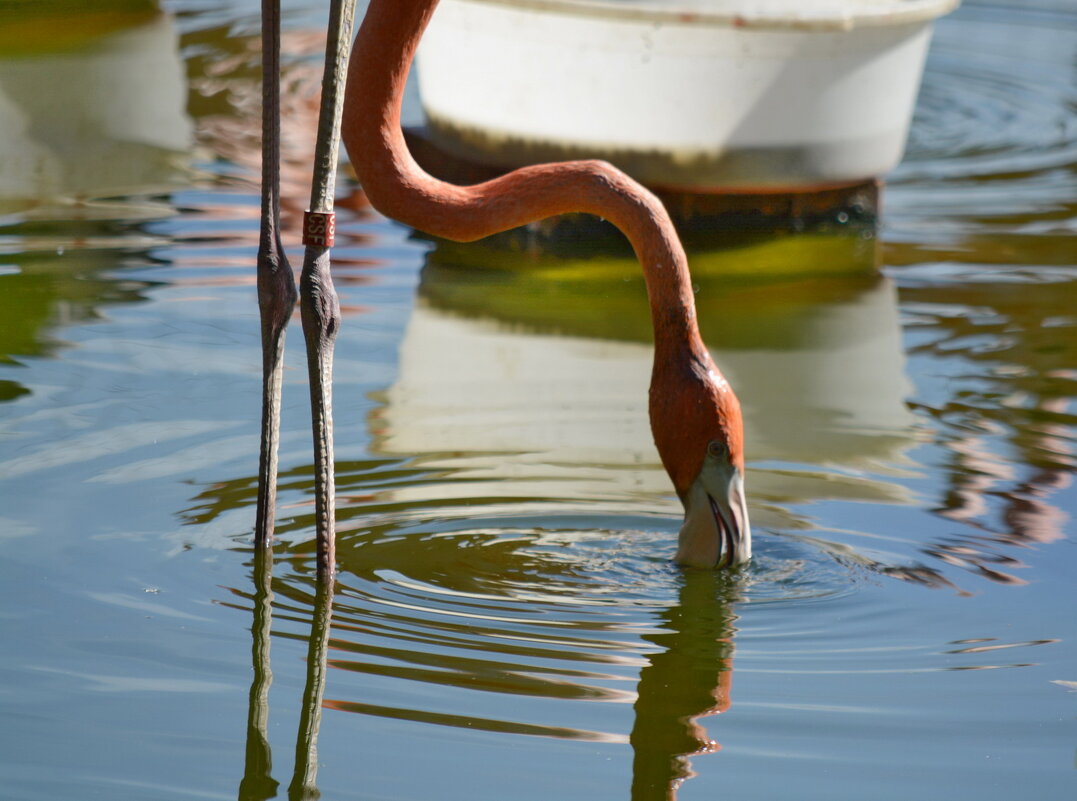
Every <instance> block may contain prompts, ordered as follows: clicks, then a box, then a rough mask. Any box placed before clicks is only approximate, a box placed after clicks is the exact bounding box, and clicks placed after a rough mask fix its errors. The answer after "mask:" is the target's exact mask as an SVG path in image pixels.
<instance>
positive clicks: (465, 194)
mask: <svg viewBox="0 0 1077 801" xmlns="http://www.w3.org/2000/svg"><path fill="white" fill-rule="evenodd" d="M437 4H438V0H371V2H370V5H369V8H368V10H367V13H366V17H365V18H364V20H363V23H362V25H361V27H360V29H359V33H358V35H357V36H356V40H355V46H354V49H353V52H352V57H351V61H350V67H349V75H348V88H347V95H346V99H345V105H344V117H343V125H342V131H343V138H344V142H345V145H346V146H347V148H348V152H349V154H350V156H351V160H352V164H353V166H354V167H355V170H356V173H357V174H358V176H359V180H360V182H361V183H362V185H363V189H364V191H365V192H366V194H367V197H368V199H369V200H370V202H371V204H372V205H374V207H375V208H377V209H378V210H379V211H381V212H382V213H383V214H385V215H387V216H389V217H393V218H394V219H396V220H398V221H400V222H402V223H404V224H406V225H409V226H411V227H413V228H417V229H420V230H423V231H426V232H427V233H430V234H433V235H435V236H440V237H443V238H446V239H453V240H457V241H472V240H475V239H480V238H482V237H485V236H489V235H490V234H494V233H498V232H500V231H505V230H508V229H510V228H515V227H518V226H520V225H525V224H527V223H530V222H533V221H535V220H539V219H544V218H546V217H550V216H553V215H556V214H564V213H569V212H586V213H590V214H594V215H596V216H599V217H603V218H605V219H607V220H609V221H610V222H612V223H613V224H614V225H616V226H617V227H618V228H619V229H620V230H621V231H622V232H623V233H624V234H625V236H627V237H628V239H629V241H630V242H631V244H632V247H633V250H634V251H635V253H636V257H637V258H638V259H639V262H640V265H641V266H642V268H643V272H644V275H645V278H646V282H647V292H648V297H649V300H650V306H651V320H652V323H653V326H654V335H655V368H656V370H655V372H656V374H657V373H658V371H659V365H660V364H661V363H663V362H666V361H668V360H673V359H677V358H681V359H683V358H685V357H694V358H696V359H704V358H705V359H706V360H707V361H709V356H706V353H707V351H706V348H705V346H704V345H703V341H702V339H701V337H700V335H699V329H698V326H697V323H696V311H695V301H694V298H693V294H692V286H691V278H690V275H689V272H688V261H687V258H686V256H685V253H684V249H683V247H682V246H681V243H680V239H679V238H678V236H677V233H676V231H675V230H674V228H673V224H672V222H671V221H670V218H669V214H668V213H667V212H666V210H665V208H664V207H663V206H662V204H661V202H660V201H659V200H658V199H657V198H656V197H655V196H654V195H653V194H652V193H651V192H649V191H648V190H647V189H645V188H644V187H642V186H641V185H640V184H638V183H636V182H635V181H634V180H632V179H631V178H629V177H628V176H626V175H625V174H624V173H622V172H621V171H620V170H617V169H616V168H614V167H612V166H610V165H609V164H606V163H605V162H601V161H577V162H564V163H558V164H543V165H537V166H532V167H524V168H522V169H519V170H516V171H514V172H511V173H509V174H507V175H503V176H501V177H499V178H495V179H493V180H491V181H487V182H485V183H482V184H477V185H474V186H468V187H461V186H456V185H453V184H448V183H445V182H443V181H439V180H438V179H436V178H433V177H432V176H430V175H428V174H427V173H426V172H425V171H423V169H422V168H421V167H420V166H419V165H418V164H417V163H416V162H415V160H414V159H413V158H412V156H411V154H410V152H409V151H408V148H407V145H406V143H405V141H404V136H403V132H402V131H401V127H400V109H401V104H402V101H403V94H404V85H405V83H406V81H407V77H408V72H409V69H410V67H411V63H412V59H413V58H414V55H415V51H416V49H417V48H418V45H419V40H420V39H421V38H422V34H423V32H424V30H425V29H426V26H427V24H428V23H429V22H430V18H431V16H432V15H433V13H434V10H435V8H436V7H437Z"/></svg>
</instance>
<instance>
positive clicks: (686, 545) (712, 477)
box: [673, 465, 752, 568]
mask: <svg viewBox="0 0 1077 801" xmlns="http://www.w3.org/2000/svg"><path fill="white" fill-rule="evenodd" d="M751 557H752V530H751V525H750V524H749V522H748V505H747V502H746V501H745V497H744V480H743V478H742V477H741V475H740V472H739V471H738V470H736V469H734V468H728V469H725V470H723V469H721V467H720V466H717V465H715V466H710V465H705V466H704V468H703V470H702V471H701V472H700V474H699V477H698V478H696V480H695V482H693V484H692V487H691V489H690V490H689V491H688V494H687V496H685V498H684V525H683V526H681V533H680V537H679V539H678V547H677V554H676V556H674V557H673V559H674V561H675V562H677V564H680V565H684V566H686V567H704V568H723V567H733V566H734V565H739V564H741V563H743V562H747V561H748V560H749V559H751Z"/></svg>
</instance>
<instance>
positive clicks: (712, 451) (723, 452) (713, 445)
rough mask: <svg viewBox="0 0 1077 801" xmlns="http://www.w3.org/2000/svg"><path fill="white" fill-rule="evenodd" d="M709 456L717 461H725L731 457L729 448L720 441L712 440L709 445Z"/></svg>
mask: <svg viewBox="0 0 1077 801" xmlns="http://www.w3.org/2000/svg"><path fill="white" fill-rule="evenodd" d="M707 454H708V455H710V456H713V457H714V458H715V459H724V458H726V457H727V456H729V446H728V445H726V444H725V443H724V442H722V441H721V440H720V439H712V440H711V441H710V442H709V443H707Z"/></svg>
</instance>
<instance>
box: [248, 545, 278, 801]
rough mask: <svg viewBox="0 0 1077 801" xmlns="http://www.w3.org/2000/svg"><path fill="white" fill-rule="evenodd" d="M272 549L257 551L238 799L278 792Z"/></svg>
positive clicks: (256, 800)
mask: <svg viewBox="0 0 1077 801" xmlns="http://www.w3.org/2000/svg"><path fill="white" fill-rule="evenodd" d="M272 580H273V550H272V549H271V548H256V549H255V551H254V622H253V624H252V625H251V640H252V644H251V663H252V666H253V668H254V678H253V679H252V680H251V692H250V705H249V707H248V710H247V749H246V753H247V756H246V762H245V764H244V769H243V780H242V781H241V782H240V783H239V801H266V799H268V798H273V797H275V796H276V795H277V782H276V781H275V780H274V779H273V776H272V775H271V774H272V772H273V755H272V752H271V751H270V748H269V733H268V731H269V729H268V727H269V686H270V685H271V684H272V683H273V671H272V670H271V669H270V667H269V636H270V632H271V629H272V625H273V588H272Z"/></svg>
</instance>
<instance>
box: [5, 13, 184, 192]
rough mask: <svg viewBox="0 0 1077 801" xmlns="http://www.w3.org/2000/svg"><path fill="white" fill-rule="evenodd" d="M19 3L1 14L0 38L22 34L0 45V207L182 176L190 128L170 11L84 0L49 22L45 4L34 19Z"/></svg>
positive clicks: (141, 186) (152, 187) (154, 185)
mask: <svg viewBox="0 0 1077 801" xmlns="http://www.w3.org/2000/svg"><path fill="white" fill-rule="evenodd" d="M19 5H20V6H25V9H23V13H21V14H18V13H17V14H14V15H12V16H7V14H8V13H10V11H5V16H4V18H3V19H0V41H2V40H3V39H4V38H7V37H6V34H5V29H8V30H11V31H14V30H17V31H18V32H19V33H18V37H19V39H20V41H19V42H18V45H19V46H18V47H12V46H10V44H9V46H8V47H5V48H2V49H0V52H3V53H4V54H5V55H4V56H3V57H0V210H11V209H21V208H27V207H30V206H34V205H37V204H39V203H40V202H41V201H42V200H43V199H53V198H80V199H81V198H85V197H87V196H90V197H101V196H107V195H129V194H135V193H139V192H149V191H160V190H161V189H164V188H166V187H169V186H177V185H181V184H185V183H186V182H187V177H188V176H187V175H185V174H184V171H185V164H184V162H185V160H186V158H187V157H188V152H189V150H190V147H191V142H192V126H191V121H190V120H189V119H188V117H187V114H186V111H185V106H186V102H185V101H186V86H185V80H184V75H183V63H182V61H181V59H180V55H179V52H178V49H177V37H176V33H175V30H174V28H173V24H172V19H171V17H169V16H167V15H165V14H162V13H159V12H155V10H154V3H152V2H149V0H146V2H136V3H128V4H127V6H128V7H127V9H125V11H126V12H127V13H115V11H114V12H113V13H108V11H107V10H106V9H100V8H94V6H95V5H97V4H92V3H91V4H84V5H83V6H77V7H76V6H75V5H72V6H71V7H69V8H67V9H66V17H65V19H64V21H63V23H62V24H59V25H58V24H57V23H56V21H55V20H54V19H53V16H52V15H53V14H54V13H55V10H54V9H49V8H48V5H49V4H47V3H41V4H40V9H39V12H42V13H40V16H38V17H37V18H36V20H35V18H34V17H33V16H32V14H33V12H32V11H31V12H30V15H29V16H28V15H27V13H26V12H27V10H29V9H30V8H31V4H19ZM58 30H59V31H64V32H65V33H64V34H63V35H60V36H57V35H56V33H57V31H58ZM37 32H40V37H39V41H38V40H36V39H35V36H36V35H37ZM12 35H15V34H12Z"/></svg>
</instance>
